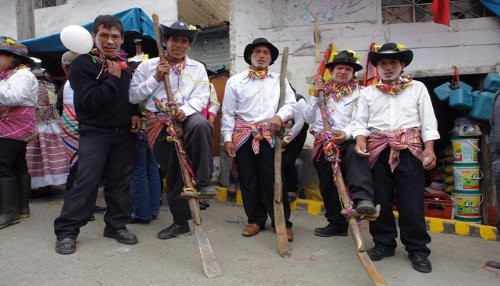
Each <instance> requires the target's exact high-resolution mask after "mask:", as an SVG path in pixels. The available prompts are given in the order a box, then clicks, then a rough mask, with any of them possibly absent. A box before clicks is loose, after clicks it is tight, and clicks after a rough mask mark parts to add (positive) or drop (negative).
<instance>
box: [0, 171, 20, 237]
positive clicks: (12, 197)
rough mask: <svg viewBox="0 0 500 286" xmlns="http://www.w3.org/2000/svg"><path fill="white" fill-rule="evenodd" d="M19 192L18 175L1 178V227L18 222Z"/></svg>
mask: <svg viewBox="0 0 500 286" xmlns="http://www.w3.org/2000/svg"><path fill="white" fill-rule="evenodd" d="M19 220H20V218H19V192H18V190H17V179H16V177H7V178H0V228H4V227H7V226H9V225H11V224H15V223H18V222H19Z"/></svg>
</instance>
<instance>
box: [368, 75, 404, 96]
mask: <svg viewBox="0 0 500 286" xmlns="http://www.w3.org/2000/svg"><path fill="white" fill-rule="evenodd" d="M412 84H413V82H412V79H411V78H410V77H409V76H401V77H399V78H398V79H397V80H395V81H393V82H391V83H390V84H386V83H383V82H382V81H380V82H379V83H377V84H376V85H375V86H376V87H377V88H378V89H379V90H380V91H382V92H383V93H388V94H390V95H394V96H395V95H397V94H398V93H400V92H401V91H403V90H404V89H405V88H407V87H409V86H410V85H412Z"/></svg>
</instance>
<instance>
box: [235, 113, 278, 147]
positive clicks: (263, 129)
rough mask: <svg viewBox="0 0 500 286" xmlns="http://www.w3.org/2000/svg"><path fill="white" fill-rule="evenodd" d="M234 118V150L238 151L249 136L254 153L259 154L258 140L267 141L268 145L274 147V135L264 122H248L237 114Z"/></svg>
mask: <svg viewBox="0 0 500 286" xmlns="http://www.w3.org/2000/svg"><path fill="white" fill-rule="evenodd" d="M235 119H236V120H235V123H234V132H233V138H232V140H233V143H234V148H235V150H234V151H235V152H236V151H238V149H239V148H240V147H241V146H242V145H243V143H245V142H246V141H247V140H248V139H249V138H250V136H253V141H252V150H253V152H254V153H255V154H259V151H260V145H259V143H260V142H259V141H260V140H262V139H264V140H266V141H267V142H269V145H271V147H273V148H274V136H273V134H272V133H271V131H270V130H269V128H267V124H266V123H264V122H260V123H256V124H248V123H246V122H245V120H243V119H241V117H239V116H237V117H236V118H235Z"/></svg>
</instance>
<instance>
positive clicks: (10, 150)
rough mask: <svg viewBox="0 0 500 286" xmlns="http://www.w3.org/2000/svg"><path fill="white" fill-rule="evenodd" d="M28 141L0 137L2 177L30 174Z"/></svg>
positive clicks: (0, 176)
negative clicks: (27, 155) (27, 161)
mask: <svg viewBox="0 0 500 286" xmlns="http://www.w3.org/2000/svg"><path fill="white" fill-rule="evenodd" d="M27 145H28V143H27V142H24V141H19V140H14V139H10V138H0V178H7V177H15V176H19V175H24V174H28V165H27V163H26V146H27Z"/></svg>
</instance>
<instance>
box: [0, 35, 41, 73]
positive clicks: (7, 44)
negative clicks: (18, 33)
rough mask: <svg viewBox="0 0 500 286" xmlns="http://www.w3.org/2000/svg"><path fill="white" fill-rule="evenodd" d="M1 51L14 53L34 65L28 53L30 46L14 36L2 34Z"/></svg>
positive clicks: (0, 40) (0, 38) (26, 62)
mask: <svg viewBox="0 0 500 286" xmlns="http://www.w3.org/2000/svg"><path fill="white" fill-rule="evenodd" d="M0 53H8V54H12V55H14V56H15V57H17V58H18V59H20V60H22V61H23V62H24V63H25V64H28V65H30V66H31V65H33V60H32V59H31V58H30V57H29V55H28V48H26V46H25V45H23V44H21V43H19V42H18V41H16V40H14V39H12V38H9V37H5V36H0Z"/></svg>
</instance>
